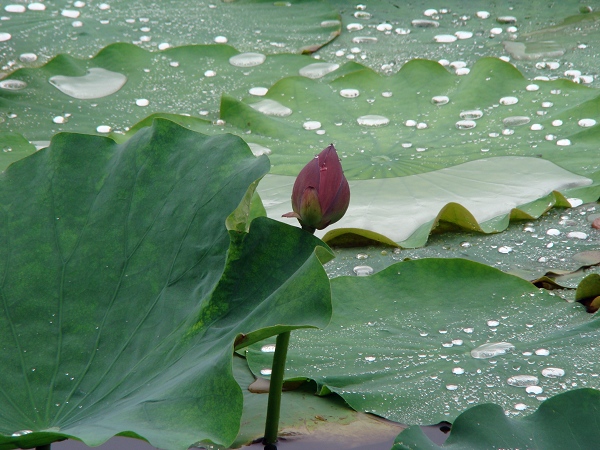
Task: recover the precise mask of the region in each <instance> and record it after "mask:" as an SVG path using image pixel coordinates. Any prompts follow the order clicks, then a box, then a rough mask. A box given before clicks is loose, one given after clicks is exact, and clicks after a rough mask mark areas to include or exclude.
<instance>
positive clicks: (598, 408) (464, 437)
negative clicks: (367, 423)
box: [392, 389, 600, 450]
mask: <svg viewBox="0 0 600 450" xmlns="http://www.w3.org/2000/svg"><path fill="white" fill-rule="evenodd" d="M507 414H509V415H510V411H503V410H502V408H501V407H499V406H497V405H490V404H487V405H479V406H475V407H473V408H471V409H468V410H467V411H466V412H464V413H462V414H461V415H460V416H458V418H457V419H456V421H455V422H454V424H452V431H451V432H450V436H449V437H448V439H447V440H446V442H445V443H444V444H443V445H442V446H437V445H435V444H434V443H433V442H431V441H430V440H429V439H428V438H427V437H426V436H425V435H424V434H423V432H422V431H421V430H420V429H419V427H410V428H409V429H407V430H406V431H404V432H402V433H401V434H400V435H399V436H398V437H397V438H396V442H395V444H394V446H393V447H392V450H409V449H419V450H433V449H440V448H443V449H448V450H452V449H456V450H459V449H460V450H463V449H466V448H469V449H473V450H478V449H481V450H483V449H489V448H543V449H546V450H562V449H564V448H570V447H575V448H577V447H578V448H593V447H595V446H596V443H597V442H598V440H599V439H600V432H599V429H598V427H595V426H590V424H591V423H595V422H597V421H598V420H600V392H598V391H597V390H594V389H576V390H574V391H571V392H565V393H563V394H559V395H556V396H555V397H552V398H551V399H548V400H546V401H544V402H542V403H541V404H540V407H539V408H538V409H537V410H536V411H535V412H534V413H533V414H531V415H529V416H527V417H519V418H511V417H507Z"/></svg>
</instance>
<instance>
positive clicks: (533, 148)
mask: <svg viewBox="0 0 600 450" xmlns="http://www.w3.org/2000/svg"><path fill="white" fill-rule="evenodd" d="M346 89H350V90H354V91H351V92H350V94H348V93H347V91H346ZM357 92H358V95H356V94H357ZM344 95H350V96H351V97H350V98H347V97H344ZM438 97H443V100H440V99H438ZM446 97H447V100H448V102H447V103H445V104H439V103H436V102H437V101H446ZM265 99H267V100H271V101H276V102H278V103H279V104H281V105H283V106H285V107H286V108H289V110H291V111H285V112H286V113H287V114H288V115H286V116H277V114H283V112H279V110H278V109H276V108H265V107H264V106H263V105H264V101H265ZM259 102H260V103H259ZM599 103H600V93H599V92H598V91H597V90H595V89H592V88H587V87H584V86H581V85H578V84H576V83H573V82H569V81H566V80H558V81H547V82H542V81H537V82H535V83H532V82H531V81H529V80H527V79H525V78H524V77H523V75H521V73H520V72H519V71H518V70H516V69H515V68H514V67H513V66H512V65H511V64H509V63H506V62H504V61H502V60H499V59H494V58H483V59H480V60H478V61H477V63H476V64H475V66H474V67H473V70H472V71H471V73H470V74H469V75H467V76H463V77H458V76H455V75H451V74H450V73H448V72H447V71H446V69H444V68H443V67H442V66H440V65H439V64H438V63H435V62H432V61H425V60H413V61H410V62H408V63H407V64H405V65H404V66H403V67H402V69H401V70H400V71H399V72H398V73H397V74H395V75H392V76H384V75H379V74H377V73H375V72H373V71H371V70H368V69H364V70H361V71H354V72H352V73H350V74H347V75H345V76H341V77H339V78H336V79H335V80H334V81H332V82H330V83H319V82H318V81H315V80H312V79H309V78H306V77H290V78H285V79H283V80H281V81H279V82H278V83H276V84H275V85H274V86H273V87H271V88H270V89H269V92H268V93H267V94H266V95H265V96H264V98H262V99H260V100H259V99H257V98H251V97H248V98H246V99H245V100H244V102H243V103H240V102H238V101H237V100H235V99H232V98H231V99H230V98H226V99H224V102H223V104H222V106H221V118H222V119H224V120H225V121H226V122H228V123H230V124H232V125H234V126H236V127H238V128H240V129H241V130H244V131H251V132H252V134H258V135H263V136H265V137H269V138H271V140H270V141H268V140H267V139H265V142H269V144H270V145H268V147H269V148H271V150H272V151H273V154H272V157H271V160H272V163H273V166H274V167H273V169H272V171H271V172H272V173H275V174H278V175H296V174H297V172H298V170H299V169H300V168H301V167H302V165H303V164H305V160H306V159H307V158H309V159H310V157H312V156H313V153H314V152H315V146H316V145H315V142H316V141H317V139H318V142H319V144H320V145H319V146H323V145H327V143H329V142H335V143H336V148H338V152H339V154H340V156H341V157H342V158H343V165H344V170H345V172H346V175H347V176H348V177H349V178H352V179H371V178H389V177H398V176H406V175H413V174H416V173H424V172H429V171H432V170H438V169H441V168H444V167H450V166H454V165H457V164H460V163H463V162H467V161H473V160H476V159H483V158H489V157H493V156H504V155H518V156H533V157H538V158H541V159H547V160H549V161H552V162H554V163H556V164H558V165H560V166H561V167H563V168H564V169H567V170H569V171H572V172H575V173H577V174H580V175H585V174H590V173H593V172H595V171H597V170H598V167H597V165H596V164H595V163H594V161H593V159H592V158H591V155H592V154H595V151H596V147H595V142H596V140H597V139H598V134H599V133H600V126H594V125H595V124H596V122H597V120H600V116H599V115H598V110H599V109H598V104H599ZM261 111H262V112H261ZM410 121H413V122H410ZM312 122H318V123H319V124H318V125H314V124H313V123H312ZM407 122H408V124H409V125H407ZM305 128H308V130H307V129H305ZM315 130H316V131H315ZM315 133H316V135H317V136H316V137H315ZM253 138H257V136H253ZM258 143H260V142H258Z"/></svg>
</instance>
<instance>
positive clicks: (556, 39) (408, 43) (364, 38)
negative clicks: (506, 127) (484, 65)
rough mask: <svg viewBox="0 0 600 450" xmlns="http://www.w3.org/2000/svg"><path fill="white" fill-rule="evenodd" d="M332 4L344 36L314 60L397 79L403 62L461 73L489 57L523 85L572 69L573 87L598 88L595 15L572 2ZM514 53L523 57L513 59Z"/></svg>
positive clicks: (339, 0) (333, 0)
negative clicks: (512, 69) (520, 76)
mask: <svg viewBox="0 0 600 450" xmlns="http://www.w3.org/2000/svg"><path fill="white" fill-rule="evenodd" d="M330 4H332V5H335V6H336V7H337V8H339V11H340V14H341V16H342V23H343V32H342V34H341V35H340V36H339V37H338V38H337V39H336V40H335V41H333V42H332V43H331V44H330V45H328V46H326V47H324V48H322V49H321V50H320V51H319V52H318V54H319V55H320V56H322V57H323V58H324V59H327V60H328V61H332V62H337V63H339V62H340V61H347V60H348V59H351V60H354V61H359V62H362V63H363V64H365V65H367V66H369V67H370V68H371V69H373V70H376V71H378V72H381V73H395V72H397V71H398V70H399V69H400V67H401V66H402V65H403V64H404V63H405V62H406V61H409V60H411V59H416V58H426V59H431V60H436V61H438V60H440V61H443V62H444V64H447V68H448V70H449V71H451V72H455V71H459V73H465V72H468V71H469V70H470V69H472V67H473V64H474V63H475V62H476V61H477V60H478V59H479V58H482V57H486V56H494V57H502V58H506V59H507V60H508V59H510V60H511V62H514V64H515V65H516V66H517V67H518V68H519V70H521V71H522V72H523V73H524V74H526V76H527V77H528V78H534V77H536V76H542V77H549V78H557V77H567V78H575V77H573V76H567V75H565V72H566V71H567V70H571V69H576V70H578V71H579V72H581V74H580V75H583V77H581V76H578V77H577V79H578V80H579V81H581V82H583V83H591V84H592V85H594V86H598V80H597V78H596V75H597V63H596V57H595V55H597V54H598V44H599V42H598V39H597V30H598V22H597V21H596V19H597V14H598V13H597V12H595V11H594V12H592V13H585V14H584V13H581V12H580V8H582V9H583V8H585V6H582V4H581V3H580V2H578V1H577V0H566V1H562V2H560V3H552V4H549V3H548V2H544V1H532V2H526V3H523V2H521V3H519V4H518V5H517V4H509V3H505V2H497V3H493V2H489V1H486V0H474V1H469V2H464V1H461V0H448V1H447V0H427V1H425V0H418V1H414V2H410V3H407V2H389V1H386V0H371V1H369V2H363V3H351V4H349V3H348V2H346V1H344V0H330ZM590 8H592V9H594V5H590ZM586 11H588V10H587V9H586ZM519 48H521V49H522V51H520V52H519V51H518V50H517V51H516V49H519ZM519 53H520V54H519ZM523 53H524V54H525V55H526V57H525V58H523V57H522V56H521V55H522V54H523ZM546 63H550V64H546Z"/></svg>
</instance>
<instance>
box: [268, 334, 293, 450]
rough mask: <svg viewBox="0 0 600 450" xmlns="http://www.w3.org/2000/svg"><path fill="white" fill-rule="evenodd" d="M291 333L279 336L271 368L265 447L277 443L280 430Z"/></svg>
mask: <svg viewBox="0 0 600 450" xmlns="http://www.w3.org/2000/svg"><path fill="white" fill-rule="evenodd" d="M289 342H290V332H289V331H286V332H285V333H281V334H279V335H278V336H277V343H276V344H275V354H274V355H273V366H272V368H271V382H270V384H269V402H268V405H267V422H266V424H265V438H264V444H265V445H273V444H275V442H277V431H278V430H279V413H280V410H281V391H282V388H283V373H284V372H285V359H286V357H287V351H288V344H289Z"/></svg>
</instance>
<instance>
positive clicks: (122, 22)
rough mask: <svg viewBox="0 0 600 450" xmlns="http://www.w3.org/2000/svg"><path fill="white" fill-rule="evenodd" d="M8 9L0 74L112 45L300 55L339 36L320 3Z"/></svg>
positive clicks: (168, 0) (330, 12)
mask: <svg viewBox="0 0 600 450" xmlns="http://www.w3.org/2000/svg"><path fill="white" fill-rule="evenodd" d="M15 3H16V4H13V5H10V4H7V3H3V5H2V7H3V9H4V10H3V11H2V15H3V18H5V19H4V20H3V21H2V24H1V27H0V32H1V33H6V34H7V35H8V36H6V35H2V36H3V38H4V39H2V41H3V42H2V44H3V45H2V51H1V53H0V56H1V58H2V59H1V60H0V61H1V62H0V64H1V66H2V70H3V71H5V72H6V71H10V70H14V68H17V67H21V66H25V67H31V66H35V65H40V63H43V62H46V61H47V60H48V59H50V58H52V57H54V56H56V55H58V54H60V53H68V54H70V55H72V56H74V57H79V58H84V57H85V58H87V57H89V56H90V55H94V54H96V53H97V52H98V51H100V49H101V48H103V47H105V46H107V45H110V44H113V43H116V42H125V43H135V44H136V45H138V46H140V47H143V48H145V49H148V50H157V49H164V48H166V47H169V46H171V47H177V46H182V45H191V44H212V43H215V42H216V43H226V42H228V43H229V44H231V45H233V46H235V47H236V48H238V49H239V50H240V51H246V52H254V51H259V52H261V53H270V54H272V53H283V52H286V53H290V52H291V53H300V52H303V51H309V52H310V51H315V50H317V49H318V48H319V47H321V46H322V45H324V44H326V43H327V42H329V41H330V40H331V39H333V38H334V37H335V36H337V35H338V34H339V32H340V21H339V15H338V12H337V10H336V9H334V8H332V7H331V6H329V5H328V4H327V3H326V2H323V1H320V0H291V1H282V2H277V1H275V2H273V1H261V0H236V1H226V2H225V1H220V0H218V1H217V0H215V1H207V0H199V1H194V2H189V3H184V2H180V1H177V0H165V1H161V2H160V3H156V2H152V1H136V2H129V1H126V0H111V1H110V2H100V3H99V2H89V1H86V2H83V1H75V2H72V1H68V0H59V1H56V2H52V3H37V2H36V3H30V4H23V3H21V2H15ZM6 38H8V39H6Z"/></svg>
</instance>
